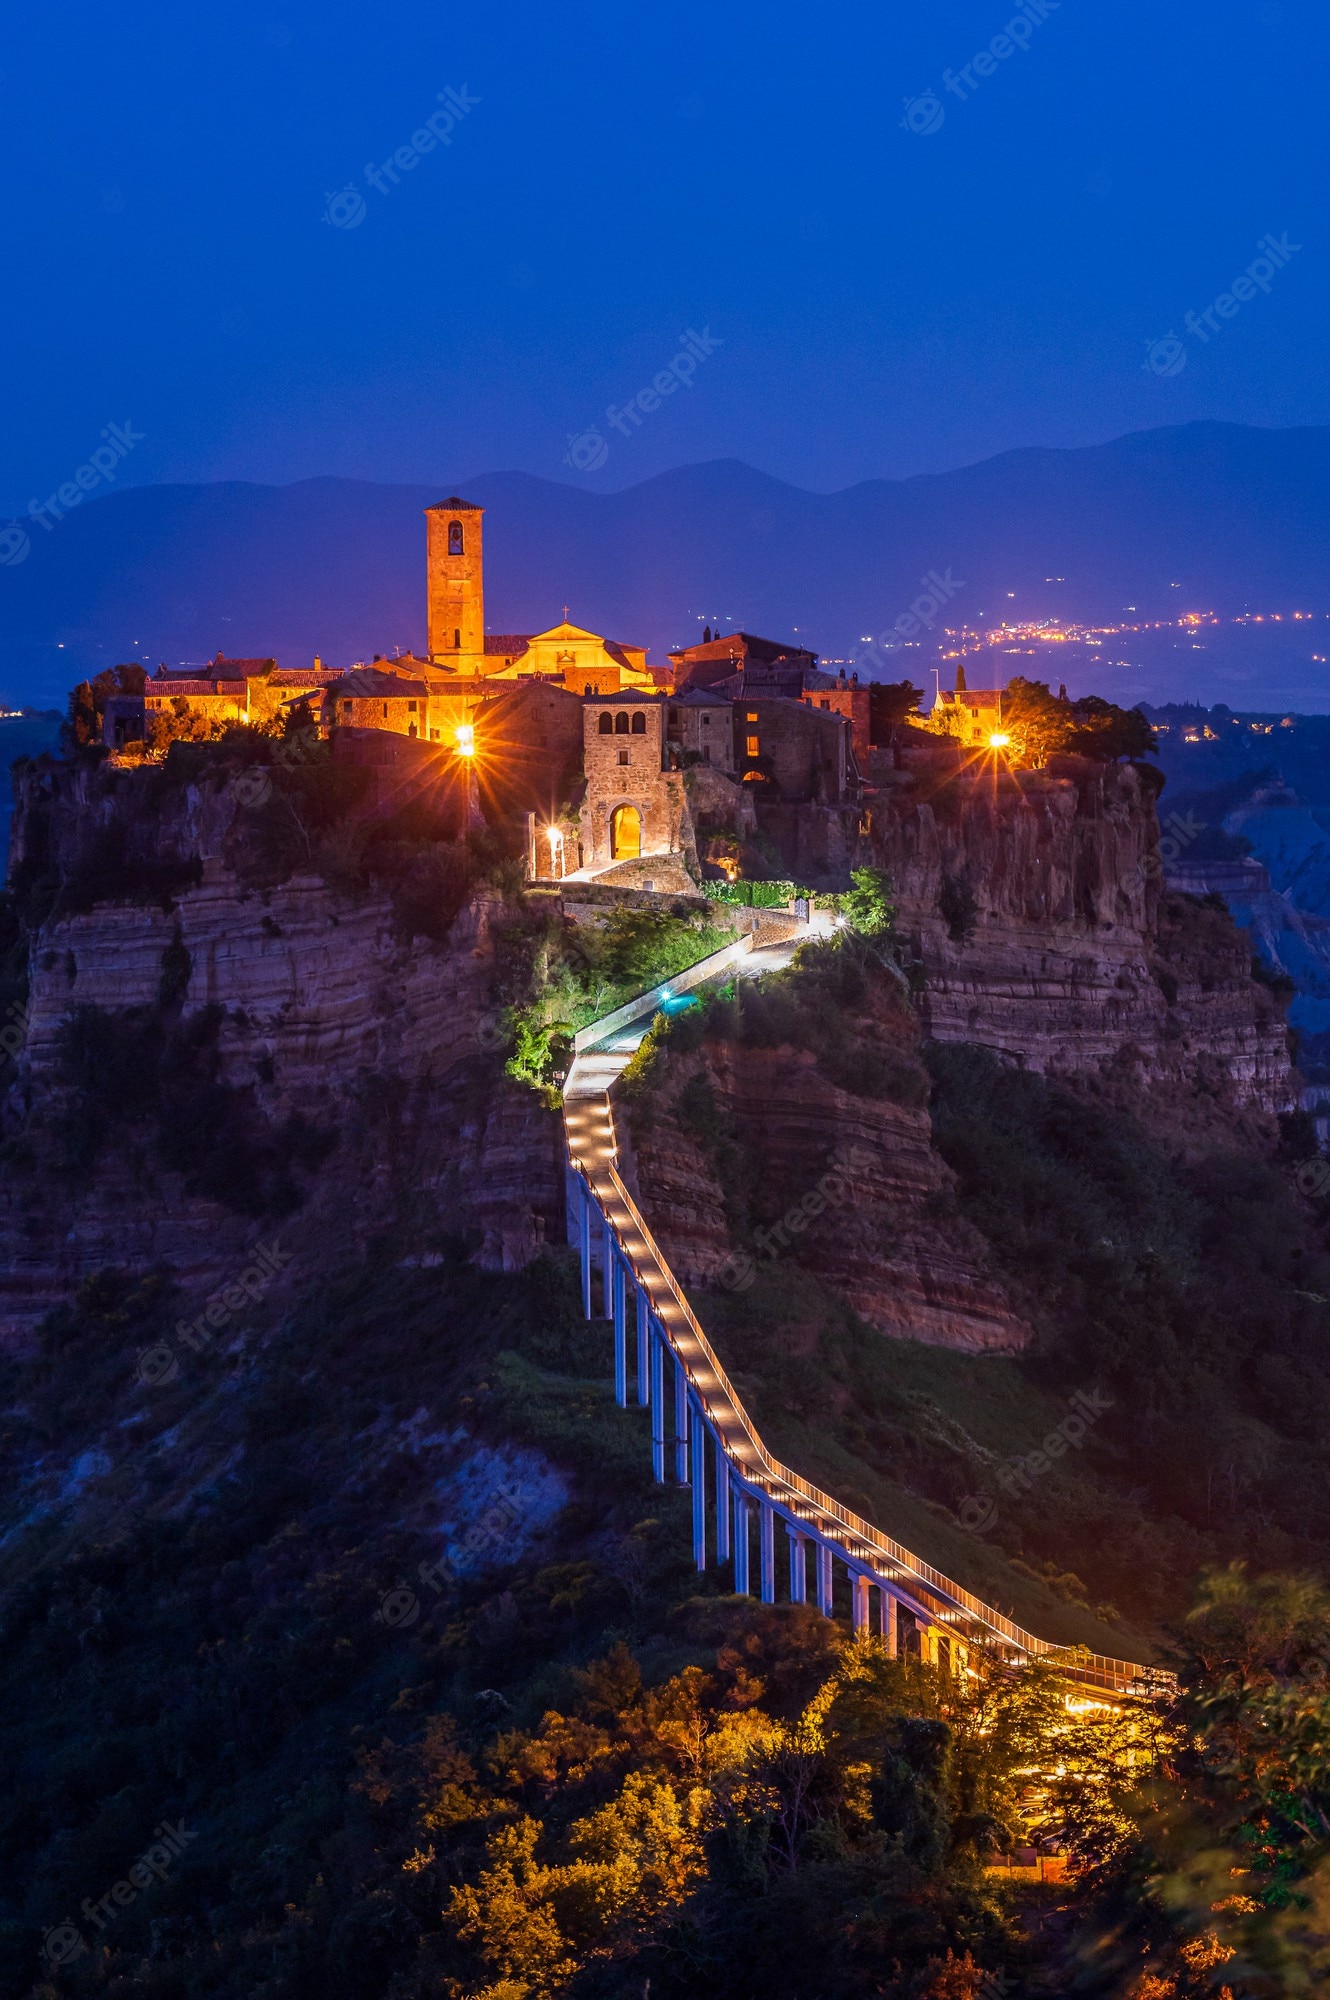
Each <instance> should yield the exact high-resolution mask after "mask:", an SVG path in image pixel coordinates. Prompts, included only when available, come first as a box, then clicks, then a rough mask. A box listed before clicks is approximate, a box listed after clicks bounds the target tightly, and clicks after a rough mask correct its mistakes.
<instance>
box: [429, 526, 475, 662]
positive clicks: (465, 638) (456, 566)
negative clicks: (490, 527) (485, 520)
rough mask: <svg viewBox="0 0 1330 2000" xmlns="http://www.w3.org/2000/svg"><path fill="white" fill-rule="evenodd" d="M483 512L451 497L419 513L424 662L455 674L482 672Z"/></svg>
mask: <svg viewBox="0 0 1330 2000" xmlns="http://www.w3.org/2000/svg"><path fill="white" fill-rule="evenodd" d="M484 511H485V510H484V508H483V507H473V506H472V505H471V504H470V502H469V501H466V500H459V499H458V498H457V497H456V495H454V496H453V498H452V499H451V500H440V501H439V503H438V505H437V506H435V507H427V508H426V509H425V523H426V535H427V545H426V558H425V559H426V565H427V586H426V587H427V602H428V630H429V640H428V645H429V656H430V659H431V660H432V661H433V662H434V664H435V666H439V667H450V668H452V669H453V671H454V672H456V673H461V674H483V673H484V671H485V567H484V558H483V550H482V543H481V517H482V515H483V514H484Z"/></svg>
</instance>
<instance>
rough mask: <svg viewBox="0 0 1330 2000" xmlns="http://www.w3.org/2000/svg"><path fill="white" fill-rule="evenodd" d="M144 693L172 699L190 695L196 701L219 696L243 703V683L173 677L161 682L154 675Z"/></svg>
mask: <svg viewBox="0 0 1330 2000" xmlns="http://www.w3.org/2000/svg"><path fill="white" fill-rule="evenodd" d="M144 693H145V694H149V695H154V696H157V695H171V696H172V697H174V696H176V695H178V694H183V695H185V696H189V695H192V696H193V697H194V699H195V700H196V701H198V700H202V699H203V698H204V697H207V698H209V699H211V698H212V697H213V696H216V695H221V696H224V697H225V699H226V700H227V701H243V700H244V699H245V683H244V681H233V680H212V679H208V680H203V679H201V678H194V677H192V676H191V677H189V678H186V679H181V678H179V677H177V676H175V675H171V676H170V677H169V678H168V679H166V680H162V679H159V678H158V677H157V676H156V675H154V676H153V678H152V679H151V680H150V681H149V682H148V684H147V687H146V688H145V689H144Z"/></svg>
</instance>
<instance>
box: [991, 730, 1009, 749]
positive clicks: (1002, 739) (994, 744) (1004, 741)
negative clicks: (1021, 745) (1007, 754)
mask: <svg viewBox="0 0 1330 2000" xmlns="http://www.w3.org/2000/svg"><path fill="white" fill-rule="evenodd" d="M1010 742H1011V738H1010V736H1008V734H1007V732H1006V730H1005V729H995V730H994V731H993V734H992V735H991V736H990V737H989V739H988V747H989V749H990V750H1005V749H1006V747H1007V745H1008V744H1009V743H1010Z"/></svg>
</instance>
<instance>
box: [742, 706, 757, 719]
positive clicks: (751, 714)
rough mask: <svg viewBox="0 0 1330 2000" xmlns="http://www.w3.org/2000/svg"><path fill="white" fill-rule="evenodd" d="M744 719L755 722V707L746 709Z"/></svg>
mask: <svg viewBox="0 0 1330 2000" xmlns="http://www.w3.org/2000/svg"><path fill="white" fill-rule="evenodd" d="M744 721H745V722H756V721H757V710H756V709H753V708H750V709H749V710H748V713H747V714H746V715H745V716H744Z"/></svg>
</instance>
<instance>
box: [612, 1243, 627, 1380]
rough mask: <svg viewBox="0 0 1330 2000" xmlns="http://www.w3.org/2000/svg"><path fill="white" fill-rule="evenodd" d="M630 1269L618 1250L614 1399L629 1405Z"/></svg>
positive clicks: (616, 1262)
mask: <svg viewBox="0 0 1330 2000" xmlns="http://www.w3.org/2000/svg"><path fill="white" fill-rule="evenodd" d="M627 1293H628V1271H627V1267H626V1266H625V1264H624V1261H623V1258H622V1257H620V1256H619V1255H618V1254H617V1252H616V1254H615V1258H614V1400H615V1402H616V1403H617V1404H618V1405H619V1408H620V1409H621V1410H623V1409H626V1408H627V1407H628V1298H627Z"/></svg>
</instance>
